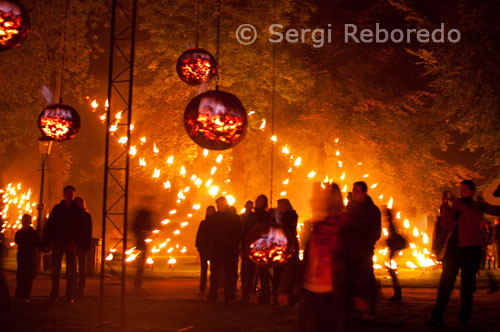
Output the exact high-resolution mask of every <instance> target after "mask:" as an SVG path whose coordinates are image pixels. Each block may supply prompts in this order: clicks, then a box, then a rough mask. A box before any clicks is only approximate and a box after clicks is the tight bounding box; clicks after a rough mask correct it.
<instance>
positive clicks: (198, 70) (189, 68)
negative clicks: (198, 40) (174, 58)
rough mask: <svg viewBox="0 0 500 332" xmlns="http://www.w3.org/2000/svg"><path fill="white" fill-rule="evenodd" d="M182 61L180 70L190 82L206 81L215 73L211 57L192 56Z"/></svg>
mask: <svg viewBox="0 0 500 332" xmlns="http://www.w3.org/2000/svg"><path fill="white" fill-rule="evenodd" d="M181 61H182V64H181V66H180V70H181V73H182V76H183V77H184V79H185V80H186V81H188V82H193V83H200V82H206V81H207V80H208V79H209V78H210V76H211V75H213V74H214V73H215V67H214V65H213V63H212V62H211V61H210V59H205V58H202V57H193V56H190V57H187V58H184V59H182V60H181Z"/></svg>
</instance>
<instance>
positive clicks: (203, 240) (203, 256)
mask: <svg viewBox="0 0 500 332" xmlns="http://www.w3.org/2000/svg"><path fill="white" fill-rule="evenodd" d="M214 214H215V207H214V206H213V205H209V206H208V207H207V210H206V212H205V219H203V220H202V221H201V222H200V225H199V226H198V231H197V232H196V244H195V246H196V249H197V250H198V253H199V255H200V288H199V291H198V293H197V294H198V295H203V294H205V289H207V270H208V261H209V260H210V258H209V246H208V239H207V230H206V224H207V219H208V218H210V217H211V216H212V215H214Z"/></svg>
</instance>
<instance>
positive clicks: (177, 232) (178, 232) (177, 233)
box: [172, 229, 181, 235]
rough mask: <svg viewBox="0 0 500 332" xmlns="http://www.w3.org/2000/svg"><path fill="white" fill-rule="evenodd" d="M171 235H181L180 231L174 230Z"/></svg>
mask: <svg viewBox="0 0 500 332" xmlns="http://www.w3.org/2000/svg"><path fill="white" fill-rule="evenodd" d="M172 233H174V235H179V234H181V231H180V230H178V229H176V230H175V231H173V232H172Z"/></svg>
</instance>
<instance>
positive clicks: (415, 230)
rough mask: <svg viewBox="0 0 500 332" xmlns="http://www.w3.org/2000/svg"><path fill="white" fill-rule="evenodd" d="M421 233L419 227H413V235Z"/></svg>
mask: <svg viewBox="0 0 500 332" xmlns="http://www.w3.org/2000/svg"><path fill="white" fill-rule="evenodd" d="M419 235H420V233H419V232H418V228H417V227H414V228H413V236H419Z"/></svg>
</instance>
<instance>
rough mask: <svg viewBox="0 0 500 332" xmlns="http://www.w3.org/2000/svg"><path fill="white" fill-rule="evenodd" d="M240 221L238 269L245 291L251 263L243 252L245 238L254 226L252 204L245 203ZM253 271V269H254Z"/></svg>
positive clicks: (244, 251)
mask: <svg viewBox="0 0 500 332" xmlns="http://www.w3.org/2000/svg"><path fill="white" fill-rule="evenodd" d="M240 220H241V228H242V230H243V234H242V236H241V247H240V256H241V267H240V278H241V289H245V285H246V281H247V273H246V269H247V265H248V264H253V263H252V261H250V259H249V258H248V255H247V252H246V250H245V237H246V235H247V234H248V232H249V231H250V229H252V228H253V227H255V225H256V219H255V214H254V212H253V202H252V201H246V202H245V212H244V213H242V214H241V215H240ZM254 269H255V268H254Z"/></svg>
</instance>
